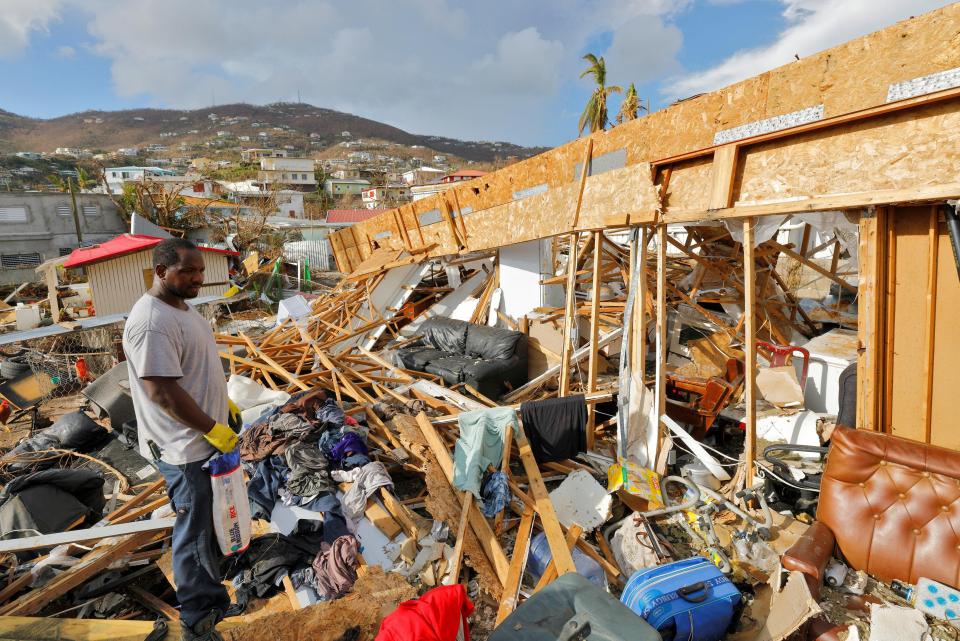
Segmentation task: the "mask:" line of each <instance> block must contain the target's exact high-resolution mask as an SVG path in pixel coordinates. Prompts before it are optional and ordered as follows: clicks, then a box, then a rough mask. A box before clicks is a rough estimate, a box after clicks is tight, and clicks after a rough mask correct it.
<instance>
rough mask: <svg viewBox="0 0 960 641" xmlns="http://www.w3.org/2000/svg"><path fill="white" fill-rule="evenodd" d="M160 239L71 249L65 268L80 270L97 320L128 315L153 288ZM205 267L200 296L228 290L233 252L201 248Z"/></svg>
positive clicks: (125, 237)
mask: <svg viewBox="0 0 960 641" xmlns="http://www.w3.org/2000/svg"><path fill="white" fill-rule="evenodd" d="M161 240H162V239H160V238H154V237H153V236H143V235H134V234H122V235H120V236H117V237H116V238H112V239H110V240H108V241H106V242H103V243H101V244H99V245H94V246H93V247H84V248H82V249H75V250H74V251H73V252H72V253H71V254H70V256H69V257H68V258H67V260H66V262H64V264H63V266H64V267H65V268H68V269H69V268H79V267H83V268H84V269H85V270H86V272H87V278H88V280H89V282H90V296H91V298H92V299H93V308H94V310H95V311H96V314H97V315H98V316H107V315H109V314H121V313H124V312H128V311H130V309H131V308H132V307H133V304H134V303H135V302H137V299H138V298H140V297H141V296H143V294H144V292H146V291H147V290H148V289H150V287H151V286H153V252H152V250H153V248H154V247H156V246H157V245H158V244H159V243H160V241H161ZM200 250H201V251H202V252H203V254H204V256H203V259H204V261H203V262H204V263H205V266H206V272H205V282H204V285H203V287H202V288H201V289H200V296H219V295H222V294H223V293H224V292H225V291H226V290H227V289H229V288H230V283H229V280H228V266H227V258H228V256H236V255H237V253H236V252H231V251H227V250H224V249H213V248H211V247H201V248H200Z"/></svg>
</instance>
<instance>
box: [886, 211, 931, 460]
mask: <svg viewBox="0 0 960 641" xmlns="http://www.w3.org/2000/svg"><path fill="white" fill-rule="evenodd" d="M929 212H930V210H929V209H928V208H927V207H910V208H901V209H897V210H896V213H895V217H894V225H895V229H896V234H897V258H896V266H897V277H896V295H895V298H894V300H895V301H896V304H895V308H894V324H893V341H894V342H893V394H892V398H891V399H889V400H890V401H891V402H892V407H891V411H892V414H891V416H892V422H891V425H892V430H893V434H894V435H895V436H902V437H904V438H909V439H913V440H917V441H922V440H924V428H923V418H922V415H921V414H922V412H921V409H922V405H923V393H922V383H921V381H922V380H924V375H923V362H924V354H925V352H924V345H925V343H924V336H923V334H924V332H923V327H924V326H925V325H926V311H925V310H926V291H927V260H928V251H927V249H928V238H927V229H928V222H929V216H930V214H929ZM888 339H889V337H888Z"/></svg>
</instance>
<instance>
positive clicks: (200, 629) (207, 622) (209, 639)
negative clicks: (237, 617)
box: [180, 610, 223, 641]
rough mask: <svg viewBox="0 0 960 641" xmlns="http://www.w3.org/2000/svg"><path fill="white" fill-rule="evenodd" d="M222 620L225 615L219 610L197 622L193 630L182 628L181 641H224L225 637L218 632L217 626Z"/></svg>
mask: <svg viewBox="0 0 960 641" xmlns="http://www.w3.org/2000/svg"><path fill="white" fill-rule="evenodd" d="M221 619H223V614H222V613H221V612H220V611H219V610H213V611H212V612H211V613H210V614H208V615H207V616H205V617H203V618H202V619H200V620H199V621H197V622H196V623H195V624H194V626H193V627H192V628H188V627H187V626H185V625H184V626H181V627H180V641H223V637H222V636H220V633H219V632H217V624H218V623H220V620H221Z"/></svg>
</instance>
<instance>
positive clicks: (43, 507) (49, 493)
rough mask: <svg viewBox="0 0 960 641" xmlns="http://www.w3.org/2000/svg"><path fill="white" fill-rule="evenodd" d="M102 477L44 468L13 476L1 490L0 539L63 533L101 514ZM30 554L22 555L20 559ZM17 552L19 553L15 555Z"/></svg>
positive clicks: (81, 472) (91, 471)
mask: <svg viewBox="0 0 960 641" xmlns="http://www.w3.org/2000/svg"><path fill="white" fill-rule="evenodd" d="M103 483H104V479H103V477H102V476H100V474H99V472H96V471H94V470H78V469H64V470H60V469H57V470H44V471H42V472H35V473H33V474H24V475H23V476H19V477H17V478H15V479H13V480H12V481H11V482H10V483H8V484H7V486H6V487H5V488H4V489H3V492H2V493H0V538H3V539H13V538H23V537H29V536H36V535H37V534H50V533H53V532H62V531H64V530H66V529H67V528H69V527H71V526H73V525H76V524H78V523H79V524H80V525H81V526H84V525H91V524H93V523H95V522H97V521H98V520H99V519H100V517H101V516H102V514H103V507H104V505H105V503H106V501H105V499H104V496H103ZM29 556H32V553H30V554H25V556H24V557H23V558H27V557H29ZM19 557H20V555H18V558H19Z"/></svg>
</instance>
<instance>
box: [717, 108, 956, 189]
mask: <svg viewBox="0 0 960 641" xmlns="http://www.w3.org/2000/svg"><path fill="white" fill-rule="evenodd" d="M958 143H960V111H958V109H957V102H956V101H951V102H946V103H940V104H935V105H930V106H927V107H924V108H922V109H917V110H914V111H911V112H900V113H894V114H889V115H887V116H884V117H881V118H877V119H875V120H871V121H866V122H863V123H858V124H852V125H848V126H844V127H838V128H835V129H829V130H826V131H816V132H810V133H808V134H805V135H803V136H799V137H793V138H790V139H787V140H782V141H774V142H770V143H767V144H763V145H758V146H756V147H749V148H747V149H746V150H745V152H744V153H743V159H742V160H741V165H740V172H739V179H738V181H737V182H738V184H739V189H738V190H737V192H736V193H737V197H736V200H737V202H738V203H752V202H763V201H777V200H785V199H788V198H797V197H811V196H816V195H821V194H830V193H845V192H860V191H869V190H873V189H906V188H915V187H920V186H924V185H937V184H943V183H947V182H953V181H954V180H955V177H956V167H957V161H958V158H960V145H958Z"/></svg>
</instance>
